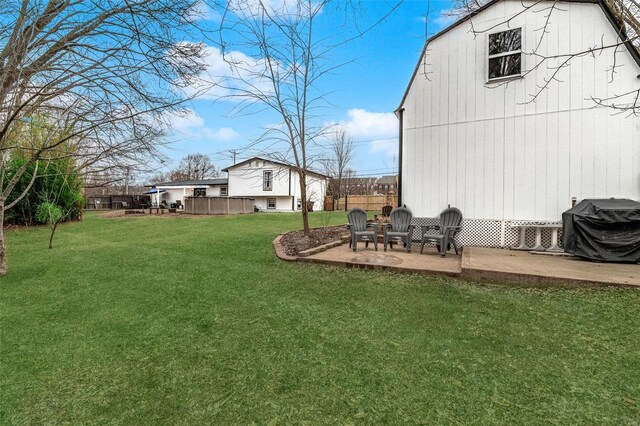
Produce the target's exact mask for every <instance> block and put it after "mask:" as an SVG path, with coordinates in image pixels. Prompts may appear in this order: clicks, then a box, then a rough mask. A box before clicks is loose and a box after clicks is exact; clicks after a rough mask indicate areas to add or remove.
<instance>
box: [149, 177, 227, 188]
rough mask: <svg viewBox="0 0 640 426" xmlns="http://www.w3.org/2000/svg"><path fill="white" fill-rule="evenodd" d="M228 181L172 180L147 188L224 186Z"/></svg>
mask: <svg viewBox="0 0 640 426" xmlns="http://www.w3.org/2000/svg"><path fill="white" fill-rule="evenodd" d="M227 183H228V179H201V180H174V181H171V182H159V183H153V184H150V185H145V186H147V187H149V186H156V187H157V186H200V185H209V186H211V185H226V184H227Z"/></svg>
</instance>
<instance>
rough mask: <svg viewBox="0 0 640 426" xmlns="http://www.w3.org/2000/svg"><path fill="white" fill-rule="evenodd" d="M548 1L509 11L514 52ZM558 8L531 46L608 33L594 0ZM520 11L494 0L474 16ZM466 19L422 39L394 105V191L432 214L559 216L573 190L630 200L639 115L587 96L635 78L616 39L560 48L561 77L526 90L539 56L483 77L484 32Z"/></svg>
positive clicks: (639, 190) (486, 23)
mask: <svg viewBox="0 0 640 426" xmlns="http://www.w3.org/2000/svg"><path fill="white" fill-rule="evenodd" d="M547 3H548V4H547ZM529 4H531V3H529ZM550 5H551V2H542V3H540V4H539V5H536V6H534V8H533V9H532V10H530V11H527V12H525V13H522V14H520V15H518V16H516V17H515V18H514V19H512V20H511V21H510V23H509V28H516V27H521V28H522V31H523V52H525V53H526V52H531V51H532V50H533V49H534V48H535V46H537V44H538V41H539V37H540V36H541V34H542V32H541V31H539V28H541V27H542V26H543V25H544V23H545V20H546V15H547V12H544V11H542V12H541V9H542V8H545V7H549V6H550ZM557 7H558V8H557V9H556V10H555V11H554V12H553V15H552V16H551V19H550V25H549V26H548V28H547V29H548V31H549V32H548V33H546V34H545V35H544V39H543V41H542V43H541V44H540V49H541V50H540V53H542V54H546V55H547V56H552V55H554V54H566V53H571V52H577V51H581V50H584V49H585V48H589V47H592V46H594V45H596V44H599V43H601V42H602V40H604V42H605V43H607V41H609V42H612V41H614V40H616V34H615V31H614V28H613V27H612V25H611V24H610V23H609V21H608V20H607V18H606V16H605V14H604V12H603V11H602V9H601V8H600V6H598V5H597V4H592V3H575V2H566V3H565V2H563V3H560V4H558V5H557ZM521 11H522V3H521V2H520V1H516V0H504V1H501V2H498V3H496V4H495V5H493V6H491V7H490V8H488V9H486V10H485V11H483V12H481V13H480V14H478V15H477V16H476V17H475V18H474V19H473V24H474V27H475V28H476V29H477V30H478V29H480V30H482V29H483V28H491V27H493V26H494V25H497V24H501V23H503V22H504V20H505V18H506V17H513V16H515V15H517V14H518V13H519V12H521ZM503 29H507V26H506V25H504V24H502V26H498V27H496V28H495V29H492V30H491V31H492V32H495V31H499V30H503ZM469 30H470V28H469V24H468V23H463V24H462V25H459V26H458V27H455V28H453V29H451V30H450V31H448V32H447V33H445V34H443V35H442V36H440V37H438V38H436V39H434V40H433V41H431V42H430V43H429V45H428V47H427V54H426V57H425V59H424V62H423V63H421V64H420V65H419V69H418V72H417V74H416V76H415V78H414V79H413V81H412V84H411V86H410V87H409V89H408V92H407V96H406V98H405V101H404V103H403V105H402V108H404V112H403V129H402V130H403V164H402V173H403V184H402V202H403V203H405V204H407V205H408V206H409V207H410V208H411V209H412V210H413V212H414V215H416V216H427V217H432V216H436V215H437V214H438V213H439V212H440V211H441V210H442V209H444V208H446V207H447V205H452V206H456V207H458V208H460V209H461V210H462V212H463V214H464V215H465V217H467V218H469V219H497V220H559V219H560V215H561V213H562V212H563V211H565V210H566V209H567V208H569V207H570V203H571V198H572V197H576V198H577V199H578V200H580V199H583V198H599V197H606V198H608V197H625V198H633V199H640V119H639V118H638V117H631V116H629V115H625V114H616V113H615V112H614V111H612V110H611V109H607V108H593V107H594V103H593V101H592V100H591V98H592V97H600V98H606V97H609V96H612V95H613V94H617V93H624V92H627V91H631V90H637V89H638V88H640V79H638V78H637V75H638V74H640V69H639V68H638V65H637V64H636V63H635V62H634V61H633V58H632V57H631V55H630V54H629V52H628V51H627V50H626V49H617V51H616V52H615V53H614V51H613V49H610V50H607V51H603V52H602V53H601V54H600V55H596V57H595V58H594V57H592V56H585V57H576V58H573V59H571V61H570V63H569V65H568V66H567V67H566V68H563V69H562V70H561V71H560V73H559V74H558V76H557V78H558V79H559V80H560V81H559V82H558V81H553V82H551V83H550V84H549V86H548V88H547V89H546V90H543V91H542V92H540V93H539V95H538V97H537V98H536V99H535V101H531V95H532V94H534V93H536V92H538V91H539V90H538V87H539V86H540V85H541V84H544V82H545V79H548V78H549V77H550V73H551V71H550V70H549V67H548V66H547V65H543V66H541V67H539V68H537V69H536V70H534V71H532V72H531V73H530V74H528V75H527V76H525V77H524V78H522V79H518V80H513V81H511V82H509V83H508V84H506V85H502V86H500V85H495V84H493V85H489V84H487V83H486V67H487V57H486V56H487V46H486V45H487V38H486V36H485V34H479V35H478V36H476V37H475V38H474V35H473V34H472V33H471V32H470V31H469ZM614 54H615V55H616V58H615V60H616V63H617V65H618V68H617V70H616V71H617V74H616V75H615V78H614V80H613V82H611V72H610V67H611V64H613V62H614V59H613V57H614ZM536 61H539V59H538V58H537V57H535V56H532V55H526V54H525V55H523V68H524V69H525V70H531V69H533V67H534V66H535V64H536ZM560 61H561V60H560V59H555V60H551V61H550V62H548V63H549V64H556V65H557V64H559V63H560ZM528 101H529V102H528Z"/></svg>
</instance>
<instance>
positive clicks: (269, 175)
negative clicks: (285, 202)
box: [262, 170, 273, 191]
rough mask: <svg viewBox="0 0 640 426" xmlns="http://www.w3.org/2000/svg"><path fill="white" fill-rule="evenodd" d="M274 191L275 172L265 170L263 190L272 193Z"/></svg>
mask: <svg viewBox="0 0 640 426" xmlns="http://www.w3.org/2000/svg"><path fill="white" fill-rule="evenodd" d="M272 189H273V172H272V171H271V170H265V171H264V173H263V174H262V190H263V191H271V190H272Z"/></svg>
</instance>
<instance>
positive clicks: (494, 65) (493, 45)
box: [488, 28, 522, 80]
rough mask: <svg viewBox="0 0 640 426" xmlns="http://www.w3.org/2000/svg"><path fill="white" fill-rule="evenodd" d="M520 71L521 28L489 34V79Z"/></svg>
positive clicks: (511, 75)
mask: <svg viewBox="0 0 640 426" xmlns="http://www.w3.org/2000/svg"><path fill="white" fill-rule="evenodd" d="M521 73H522V28H514V29H513V30H508V31H502V32H499V33H495V34H489V74H488V77H489V80H495V79H499V78H504V77H513V76H519V75H520V74H521Z"/></svg>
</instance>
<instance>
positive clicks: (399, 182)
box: [398, 108, 404, 207]
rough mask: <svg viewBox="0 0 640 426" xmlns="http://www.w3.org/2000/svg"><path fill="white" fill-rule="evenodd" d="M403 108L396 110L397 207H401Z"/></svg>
mask: <svg viewBox="0 0 640 426" xmlns="http://www.w3.org/2000/svg"><path fill="white" fill-rule="evenodd" d="M403 113H404V108H399V109H398V207H402V134H403V131H402V115H403Z"/></svg>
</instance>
